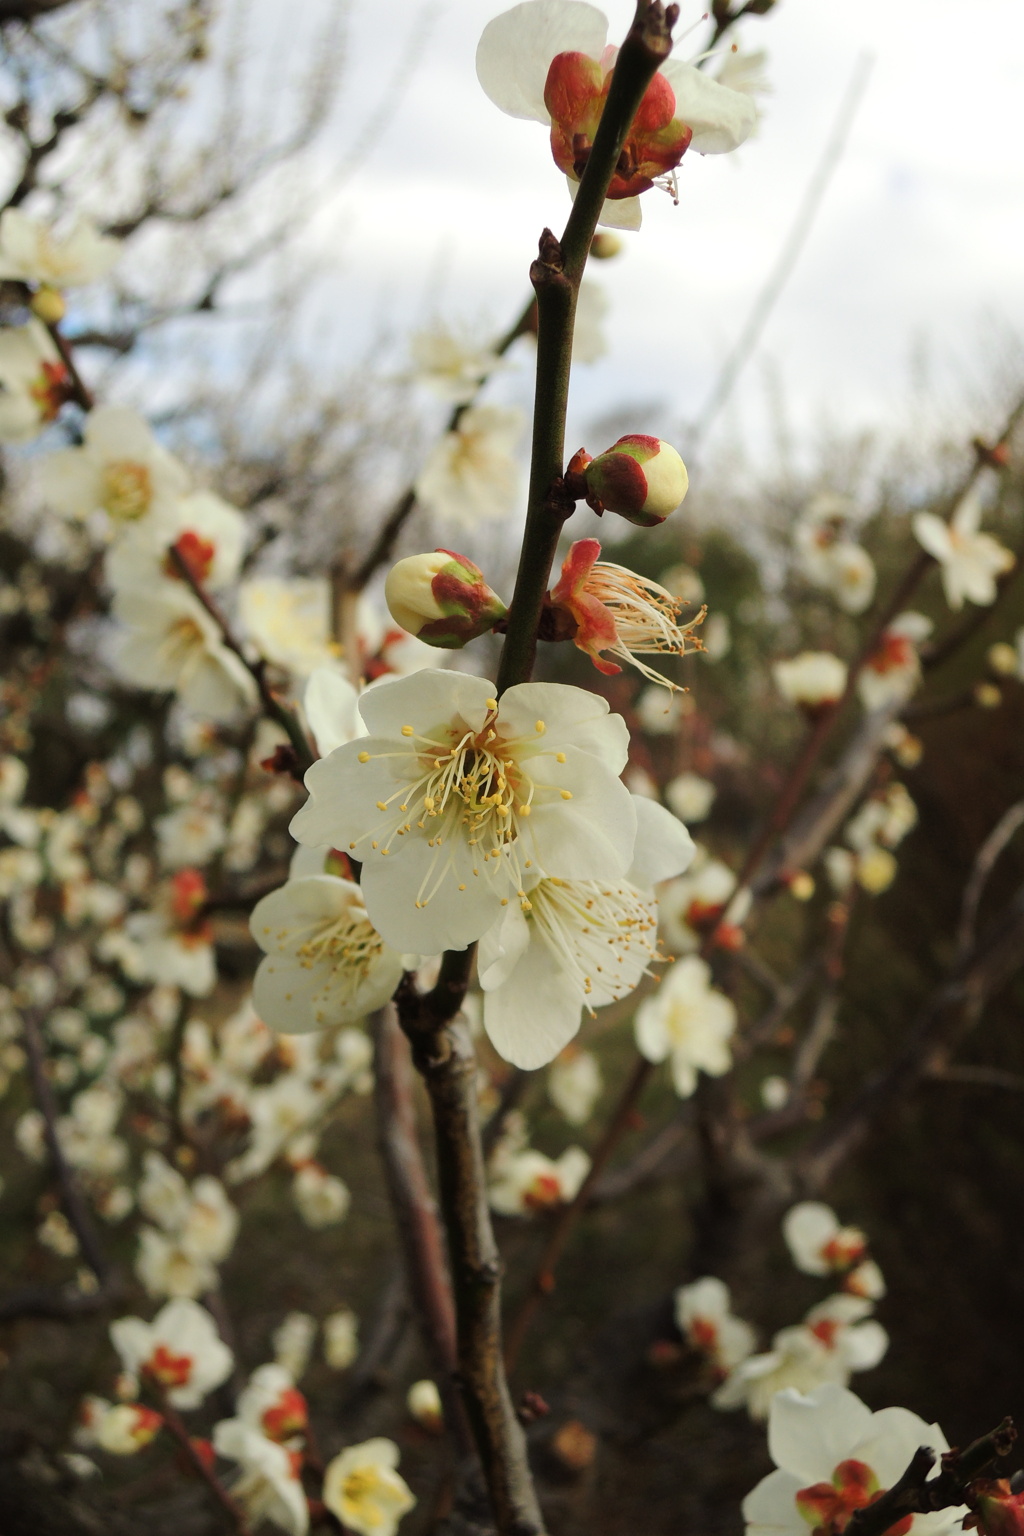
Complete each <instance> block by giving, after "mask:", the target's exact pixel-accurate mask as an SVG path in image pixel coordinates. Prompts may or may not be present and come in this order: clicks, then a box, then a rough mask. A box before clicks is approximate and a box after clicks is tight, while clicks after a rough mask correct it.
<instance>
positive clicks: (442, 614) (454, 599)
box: [384, 549, 508, 651]
mask: <svg viewBox="0 0 1024 1536" xmlns="http://www.w3.org/2000/svg"><path fill="white" fill-rule="evenodd" d="M384 599H385V601H386V603H387V605H388V608H389V610H390V613H391V617H392V618H393V619H394V621H395V623H396V624H398V625H399V626H400V627H401V628H402V629H404V630H406V631H407V632H408V633H409V634H410V635H415V636H416V637H417V638H418V639H420V640H423V641H425V642H426V644H427V645H434V646H438V647H440V649H442V650H446V651H457V650H460V649H461V648H462V646H464V645H467V644H468V643H469V641H470V640H475V639H476V638H477V636H478V635H484V634H486V633H487V631H488V630H489V629H493V628H494V626H495V624H497V623H499V622H500V621H501V620H502V619H503V618H504V617H505V614H506V612H507V611H508V610H507V609H506V607H505V604H504V603H503V602H502V601H501V598H500V597H498V595H497V593H495V592H492V591H491V589H490V587H489V586H488V585H487V583H486V581H485V580H484V577H483V572H482V571H481V570H480V569H479V567H478V566H475V565H474V564H473V562H472V560H467V559H466V557H465V555H457V554H455V553H454V552H453V551H452V550H450V549H437V550H435V551H434V553H433V554H432V555H409V556H408V558H407V559H405V560H399V562H398V564H397V565H394V566H392V568H391V570H390V571H389V573H388V578H387V581H386V582H385V583H384Z"/></svg>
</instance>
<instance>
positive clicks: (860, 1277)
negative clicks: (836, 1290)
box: [843, 1259, 886, 1301]
mask: <svg viewBox="0 0 1024 1536" xmlns="http://www.w3.org/2000/svg"><path fill="white" fill-rule="evenodd" d="M843 1290H844V1291H849V1292H850V1294H851V1295H852V1296H863V1297H865V1298H866V1299H867V1300H868V1301H880V1300H881V1298H882V1297H883V1296H884V1295H885V1290H886V1286H885V1277H884V1275H883V1274H882V1271H881V1270H880V1269H879V1267H878V1265H877V1264H876V1263H875V1261H874V1259H862V1260H861V1262H860V1263H859V1264H858V1265H857V1266H856V1268H855V1269H851V1270H850V1272H849V1274H848V1275H847V1276H846V1278H845V1279H844V1281H843Z"/></svg>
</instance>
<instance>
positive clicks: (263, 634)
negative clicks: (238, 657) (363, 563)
mask: <svg viewBox="0 0 1024 1536" xmlns="http://www.w3.org/2000/svg"><path fill="white" fill-rule="evenodd" d="M238 612H239V617H240V618H241V620H242V624H243V626H244V628H245V632H246V634H247V636H248V637H249V639H250V641H251V642H252V644H253V645H254V646H255V647H256V649H257V650H258V651H259V653H260V655H261V656H263V657H265V658H266V660H267V661H269V662H271V663H272V664H273V665H274V666H275V667H280V668H281V669H282V671H284V672H291V673H292V674H293V675H294V676H295V677H300V678H307V677H309V676H311V675H312V673H313V672H314V671H315V670H316V668H317V667H323V666H329V665H330V664H331V663H332V662H337V660H338V657H339V656H340V654H341V650H340V647H339V645H338V644H337V642H336V641H335V640H333V639H332V638H331V590H330V584H329V582H328V581H327V580H326V578H321V577H317V576H310V577H305V576H303V577H295V578H293V579H291V580H289V579H287V578H285V577H283V576H254V577H252V578H250V579H249V580H248V581H244V582H243V583H242V585H241V587H240V588H239V593H238Z"/></svg>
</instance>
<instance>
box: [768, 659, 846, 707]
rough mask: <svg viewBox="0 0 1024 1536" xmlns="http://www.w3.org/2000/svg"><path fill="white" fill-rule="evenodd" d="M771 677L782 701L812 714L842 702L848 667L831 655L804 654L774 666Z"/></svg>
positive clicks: (776, 663) (778, 662)
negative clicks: (786, 700)
mask: <svg viewBox="0 0 1024 1536" xmlns="http://www.w3.org/2000/svg"><path fill="white" fill-rule="evenodd" d="M772 676H773V677H774V679H775V686H776V688H778V690H779V692H780V693H781V694H782V696H783V698H785V699H788V700H789V702H790V703H791V704H799V705H800V706H801V707H802V708H803V709H805V710H806V711H807V712H808V714H813V713H814V712H816V711H817V710H819V709H822V708H824V707H827V706H829V705H831V704H835V703H837V702H838V700H839V699H841V698H842V695H843V689H844V688H845V687H846V676H847V667H846V663H845V662H844V661H840V659H839V657H838V656H833V655H832V653H831V651H801V653H800V655H799V656H794V657H792V658H791V659H790V660H789V661H776V662H774V663H773V665H772Z"/></svg>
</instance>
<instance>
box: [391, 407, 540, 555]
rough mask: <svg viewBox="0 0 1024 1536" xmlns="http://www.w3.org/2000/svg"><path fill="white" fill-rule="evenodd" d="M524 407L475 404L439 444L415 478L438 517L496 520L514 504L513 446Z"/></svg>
mask: <svg viewBox="0 0 1024 1536" xmlns="http://www.w3.org/2000/svg"><path fill="white" fill-rule="evenodd" d="M522 431H523V413H522V412H521V411H519V410H517V409H515V408H514V407H511V406H500V405H472V406H470V407H469V408H468V409H467V410H465V411H463V413H462V415H461V416H460V417H459V424H458V426H457V427H456V428H455V429H454V430H453V431H451V432H446V433H445V434H444V436H443V437H442V438H441V439H440V440H439V441H438V442H437V443H436V444H435V446H434V448H433V449H432V450H431V452H430V454H429V455H428V457H427V462H426V463H425V464H424V466H423V468H422V470H421V471H420V474H419V478H418V479H417V481H416V496H417V499H418V500H419V502H420V503H421V505H422V506H424V507H426V509H427V510H428V511H429V512H432V513H433V514H434V516H435V517H438V518H441V519H443V520H444V521H445V522H448V523H453V524H454V525H455V526H456V527H458V528H475V527H476V526H477V524H478V523H486V522H496V521H498V520H499V519H501V518H505V517H508V515H509V514H510V513H511V512H512V511H513V510H514V508H515V503H516V496H517V494H518V489H519V467H518V465H517V463H516V460H515V457H514V453H513V450H514V449H515V447H516V445H517V444H518V442H519V439H520V437H521V436H522Z"/></svg>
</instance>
